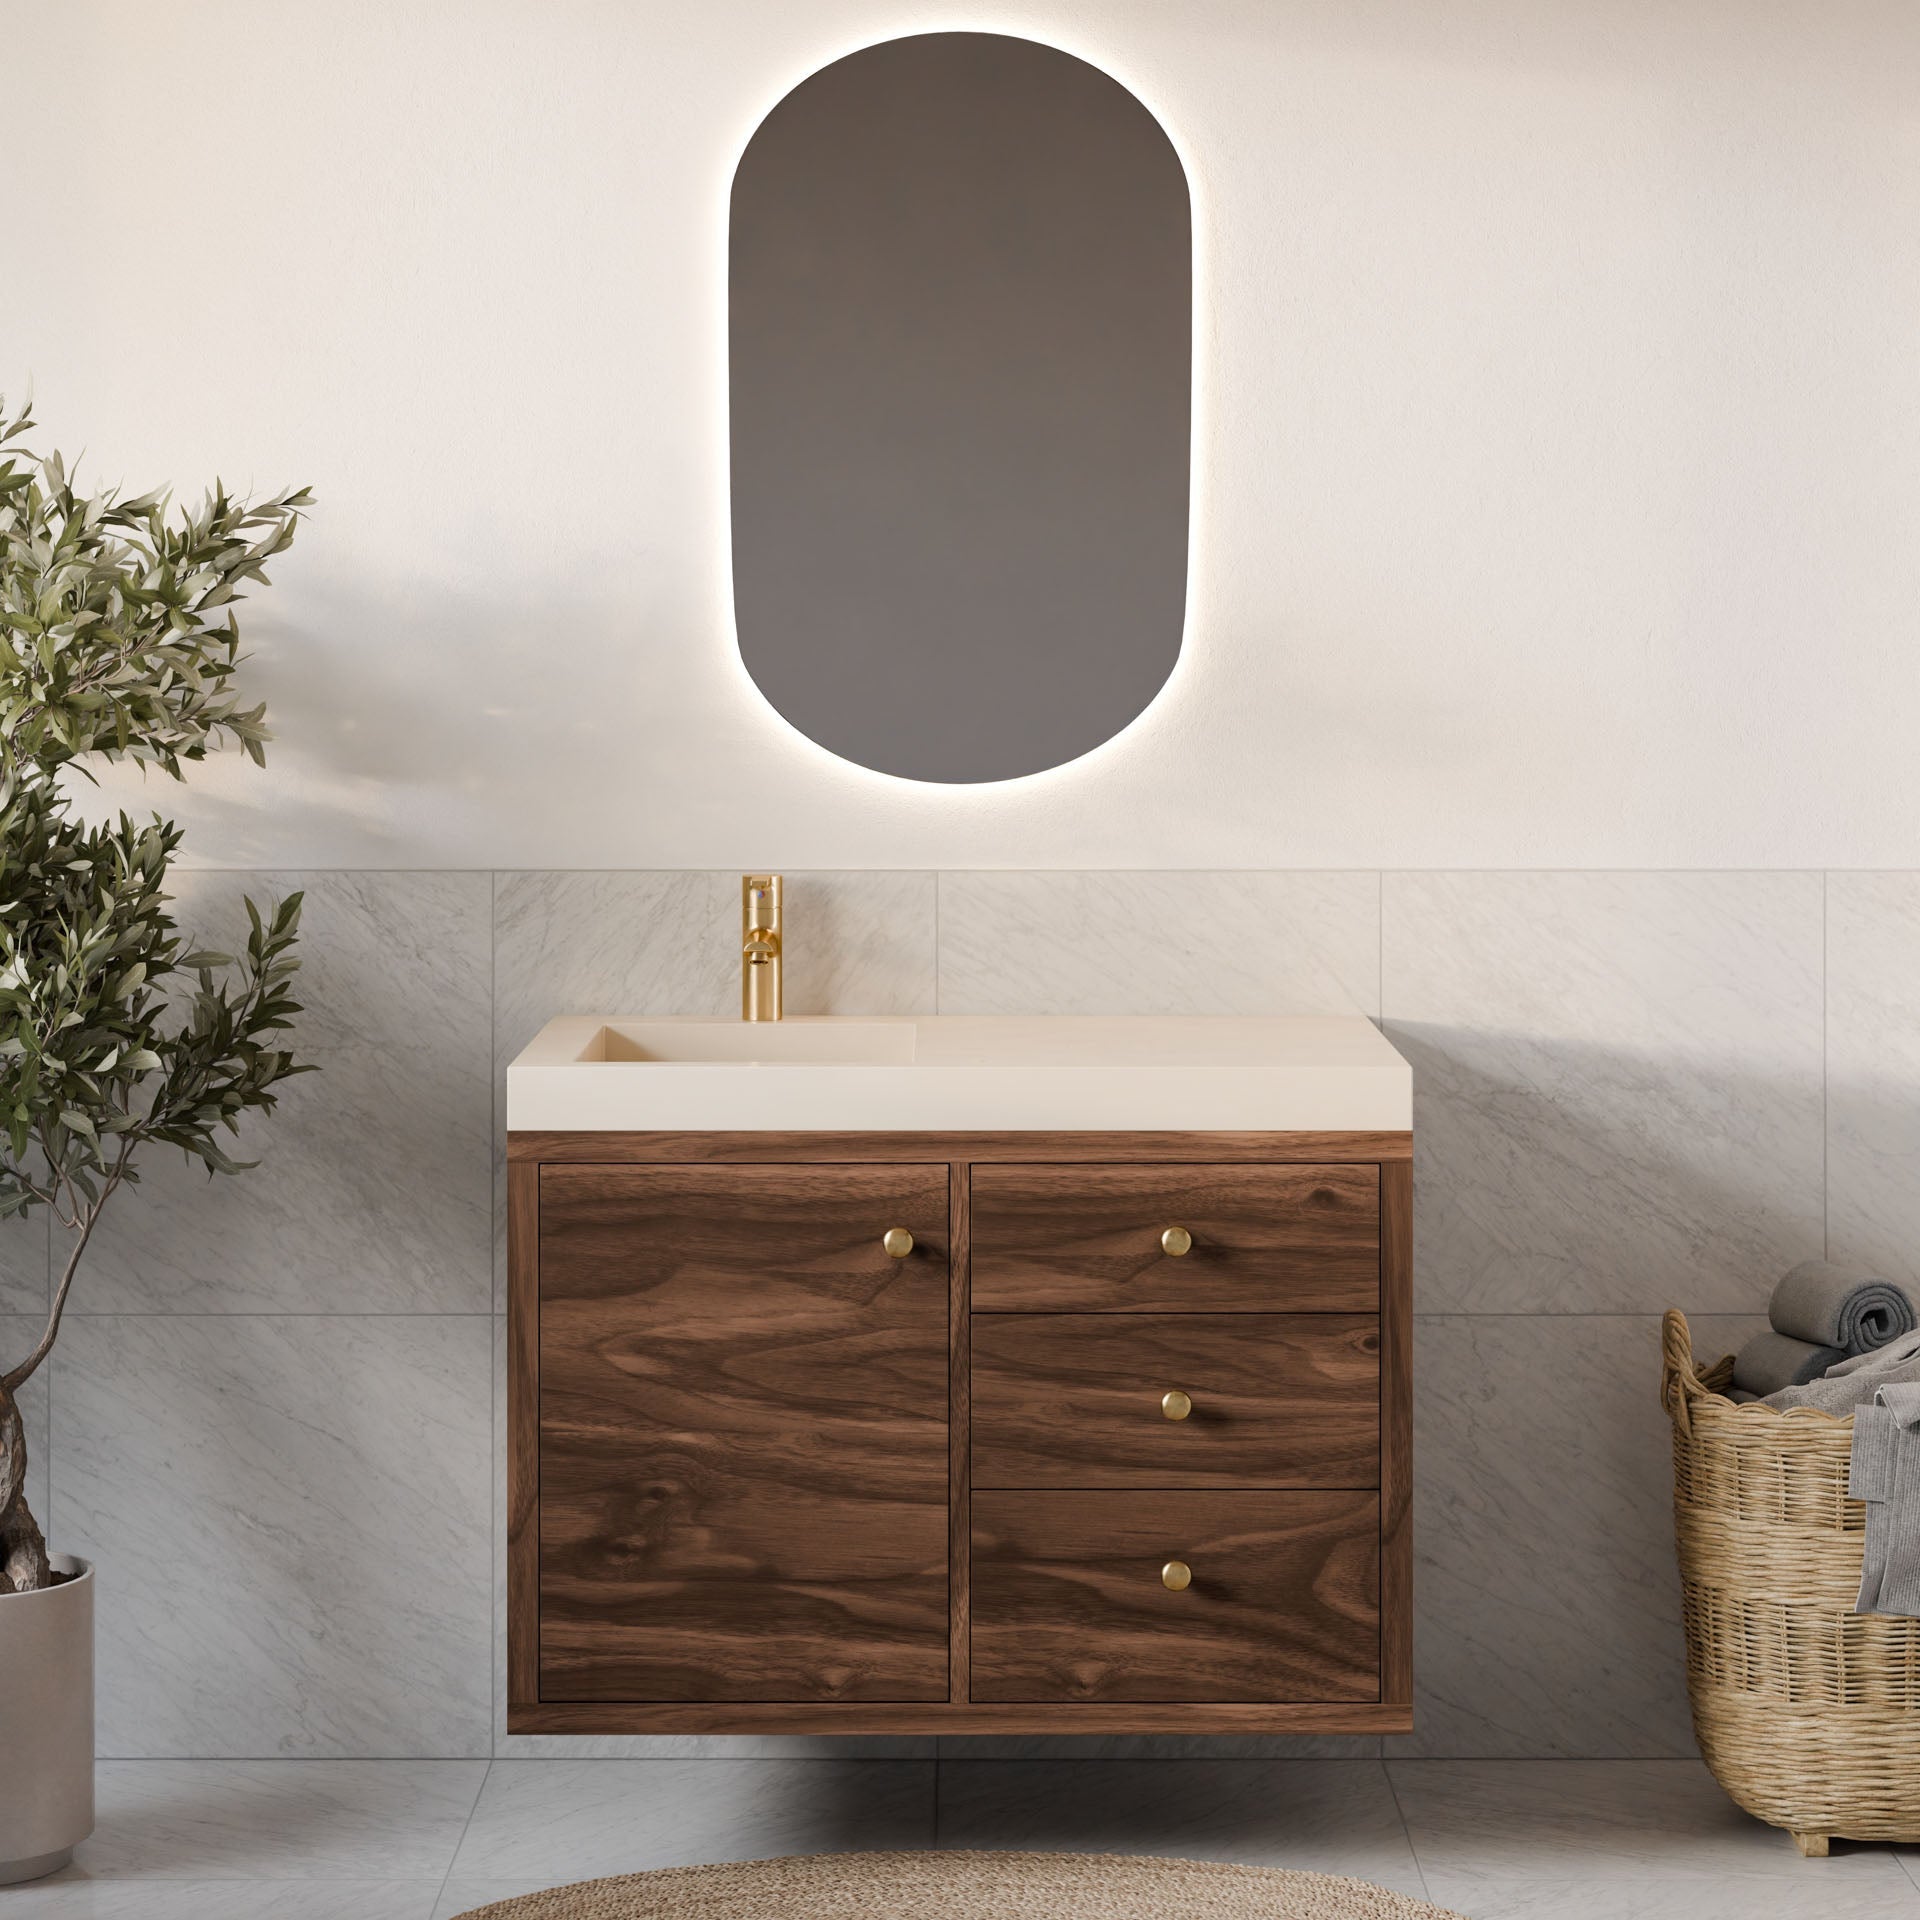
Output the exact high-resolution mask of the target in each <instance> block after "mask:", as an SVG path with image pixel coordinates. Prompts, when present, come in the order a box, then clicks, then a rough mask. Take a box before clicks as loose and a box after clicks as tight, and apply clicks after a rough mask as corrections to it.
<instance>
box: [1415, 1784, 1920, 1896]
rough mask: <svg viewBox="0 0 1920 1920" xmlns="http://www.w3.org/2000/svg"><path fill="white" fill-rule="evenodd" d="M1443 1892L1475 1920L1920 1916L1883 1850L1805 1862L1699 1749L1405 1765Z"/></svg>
mask: <svg viewBox="0 0 1920 1920" xmlns="http://www.w3.org/2000/svg"><path fill="white" fill-rule="evenodd" d="M1388 1772H1389V1775H1390V1777H1391V1779H1392V1781H1393V1786H1394V1791H1395V1792H1396V1794H1397V1795H1398V1796H1399V1801H1400V1806H1401V1810H1402V1811H1403V1812H1404V1814H1405V1815H1406V1821H1407V1830H1408V1832H1409V1833H1410V1834H1411V1835H1412V1838H1413V1846H1414V1851H1415V1853H1416V1854H1417V1855H1418V1857H1419V1861H1420V1866H1421V1869H1422V1871H1423V1872H1424V1873H1425V1875H1426V1880H1427V1886H1428V1888H1429V1890H1430V1892H1429V1897H1430V1898H1431V1899H1433V1900H1435V1901H1437V1902H1438V1903H1439V1904H1440V1905H1441V1906H1443V1907H1454V1908H1458V1909H1460V1910H1462V1911H1464V1912H1466V1913H1470V1914H1472V1915H1473V1916H1474V1920H1521V1917H1522V1916H1529V1917H1530V1916H1534V1915H1542V1914H1553V1915H1555V1916H1561V1915H1564V1916H1567V1920H1656V1917H1658V1920H1665V1917H1666V1916H1673V1920H1679V1917H1680V1916H1683V1915H1684V1916H1688V1917H1689V1920H1750V1917H1751V1916H1759V1915H1765V1916H1768V1920H1831V1917H1832V1916H1835V1915H1840V1914H1847V1915H1867V1916H1871V1920H1917V1917H1920V1891H1916V1889H1915V1887H1914V1885H1913V1883H1912V1882H1911V1881H1910V1880H1909V1879H1908V1878H1907V1876H1906V1875H1905V1874H1904V1873H1903V1872H1902V1871H1901V1866H1900V1862H1899V1861H1898V1860H1897V1859H1896V1858H1895V1857H1894V1855H1893V1854H1892V1853H1890V1852H1889V1851H1888V1850H1887V1849H1885V1848H1879V1847H1861V1848H1853V1849H1846V1850H1842V1851H1839V1852H1836V1853H1835V1854H1834V1855H1833V1857H1832V1858H1830V1859H1826V1860H1803V1859H1801V1858H1800V1856H1799V1854H1798V1853H1797V1852H1796V1851H1795V1848H1794V1845H1793V1842H1792V1841H1791V1840H1790V1839H1789V1838H1788V1837H1787V1836H1786V1835H1785V1834H1784V1833H1780V1832H1778V1831H1776V1830H1775V1829H1774V1828H1772V1827H1767V1826H1762V1825H1761V1824H1760V1823H1759V1822H1758V1821H1757V1820H1752V1819H1749V1818H1748V1817H1747V1815H1746V1814H1744V1813H1742V1812H1741V1811H1740V1810H1739V1808H1737V1807H1736V1806H1735V1805H1734V1804H1733V1802H1732V1801H1730V1800H1729V1799H1728V1798H1727V1797H1726V1795H1725V1794H1724V1793H1722V1792H1721V1791H1720V1789H1719V1787H1717V1786H1716V1785H1715V1784H1714V1782H1713V1780H1712V1778H1711V1776H1710V1775H1709V1774H1708V1773H1707V1770H1706V1768H1705V1767H1704V1766H1702V1765H1701V1764H1700V1762H1699V1761H1698V1760H1665V1761H1560V1762H1556V1763H1554V1764H1552V1765H1548V1766H1542V1765H1537V1764H1534V1763H1532V1762H1527V1761H1481V1762H1465V1763H1463V1762H1458V1761H1392V1762H1390V1763H1389V1765H1388Z"/></svg>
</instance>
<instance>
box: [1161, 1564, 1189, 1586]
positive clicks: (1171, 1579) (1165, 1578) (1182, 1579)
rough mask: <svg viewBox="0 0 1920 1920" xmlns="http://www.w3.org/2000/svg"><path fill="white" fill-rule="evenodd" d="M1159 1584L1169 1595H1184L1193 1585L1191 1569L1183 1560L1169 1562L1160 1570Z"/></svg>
mask: <svg viewBox="0 0 1920 1920" xmlns="http://www.w3.org/2000/svg"><path fill="white" fill-rule="evenodd" d="M1160 1584H1161V1585H1162V1586H1163V1587H1165V1588H1166V1590H1167V1591H1168V1592H1169V1593H1185V1592H1186V1590H1187V1589H1188V1588H1189V1587H1190V1586H1192V1585H1193V1569H1192V1568H1191V1567H1190V1566H1188V1565H1187V1563H1186V1562H1185V1561H1184V1560H1169V1561H1168V1562H1167V1564H1166V1565H1165V1566H1164V1567H1162V1568H1161V1569H1160Z"/></svg>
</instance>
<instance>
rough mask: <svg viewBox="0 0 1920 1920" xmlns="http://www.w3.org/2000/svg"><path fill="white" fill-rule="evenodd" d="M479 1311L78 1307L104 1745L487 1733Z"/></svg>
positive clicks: (359, 1743) (67, 1456)
mask: <svg viewBox="0 0 1920 1920" xmlns="http://www.w3.org/2000/svg"><path fill="white" fill-rule="evenodd" d="M491 1339H492V1323H491V1320H490V1319H489V1318H488V1317H486V1316H460V1315H433V1316H425V1317H413V1316H405V1315H385V1316H359V1317H342V1318H329V1317H309V1316H288V1315H260V1316H255V1315H240V1314H230V1315H201V1316H193V1315H161V1316H152V1317H140V1318H125V1319H118V1318H111V1317H95V1318H85V1319H78V1320H73V1321H70V1322H69V1323H68V1325H67V1327H66V1329H65V1331H64V1333H63V1336H62V1340H61V1344H60V1348H59V1350H58V1352H57V1353H56V1354H55V1357H54V1366H55V1376H54V1382H53V1393H52V1397H53V1421H52V1428H53V1439H52V1446H51V1448H50V1457H51V1461H52V1496H51V1501H50V1507H51V1512H52V1517H53V1522H54V1526H55V1529H56V1533H57V1535H58V1538H59V1539H60V1541H61V1544H62V1545H63V1546H65V1547H66V1548H67V1550H68V1551H70V1552H76V1553H80V1554H83V1555H85V1556H86V1557H88V1558H89V1559H92V1560H93V1561H95V1563H96V1564H97V1566H98V1568H99V1592H98V1600H97V1623H98V1686H99V1701H100V1711H99V1739H100V1750H101V1751H102V1753H104V1754H111V1755H134V1756H166V1755H192V1754H207V1753H214V1754H251V1755H261V1756H276V1755H286V1756H303V1755H304V1756H319V1755H368V1756H378V1755H385V1754H412V1755H442V1756H449V1757H451V1756H465V1755H474V1756H480V1755H484V1754H485V1753H486V1752H487V1750H488V1744H489V1742H488V1729H489V1718H490V1712H491V1691H492V1689H491V1683H490V1679H489V1659H488V1647H489V1640H490V1630H489V1612H490V1609H489V1602H488V1589H489V1581H488V1571H487V1570H488V1561H489V1553H490V1542H489V1536H490V1532H491V1527H490V1518H489V1506H490V1501H491V1499H492V1489H491V1487H490V1485H489V1480H490V1474H489V1429H490V1425H491V1421H490V1417H489V1402H488V1367H489V1358H490V1350H491Z"/></svg>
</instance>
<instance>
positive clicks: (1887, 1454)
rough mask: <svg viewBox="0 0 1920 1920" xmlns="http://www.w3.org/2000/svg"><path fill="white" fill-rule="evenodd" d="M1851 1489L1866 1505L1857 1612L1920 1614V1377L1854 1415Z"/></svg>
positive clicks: (1888, 1389)
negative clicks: (1865, 1525) (1864, 1537)
mask: <svg viewBox="0 0 1920 1920" xmlns="http://www.w3.org/2000/svg"><path fill="white" fill-rule="evenodd" d="M1847 1492H1848V1494H1849V1495H1850V1496H1851V1497H1852V1498H1853V1499H1855V1500H1861V1501H1864V1502H1865V1503H1866V1508H1867V1537H1866V1546H1865V1551H1864V1553H1863V1554H1862V1556H1861V1562H1860V1597H1859V1599H1858V1600H1857V1601H1856V1602H1855V1603H1854V1612H1856V1613H1893V1614H1904V1615H1906V1616H1907V1617H1908V1618H1914V1617H1920V1380H1914V1381H1903V1382H1896V1383H1895V1384H1894V1385H1891V1386H1882V1387H1878V1388H1876V1389H1875V1391H1874V1396H1873V1405H1872V1406H1870V1407H1861V1408H1859V1409H1858V1410H1857V1411H1856V1412H1855V1414H1854V1416H1853V1457H1852V1460H1851V1462H1850V1463H1849V1466H1848V1470H1847Z"/></svg>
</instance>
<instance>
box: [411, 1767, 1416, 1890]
mask: <svg viewBox="0 0 1920 1920" xmlns="http://www.w3.org/2000/svg"><path fill="white" fill-rule="evenodd" d="M488 1744H489V1745H491V1744H492V1730H491V1729H489V1730H488ZM493 1767H494V1763H493V1761H492V1760H491V1759H489V1760H488V1761H487V1763H486V1766H485V1768H484V1769H483V1770H482V1772H481V1775H480V1784H479V1785H478V1786H477V1787H475V1788H474V1790H473V1804H472V1805H471V1806H470V1807H468V1809H467V1817H466V1819H465V1820H463V1821H462V1822H461V1823H460V1838H459V1839H458V1840H456V1841H455V1842H454V1843H453V1851H452V1852H451V1853H450V1854H448V1855H447V1870H446V1872H445V1873H443V1874H442V1875H441V1876H440V1886H439V1889H438V1891H437V1892H435V1894H434V1896H433V1908H434V1911H435V1912H436V1913H438V1912H439V1910H440V1903H441V1901H442V1900H444V1899H445V1898H446V1897H447V1884H448V1882H449V1881H451V1880H452V1878H453V1870H454V1868H455V1867H456V1866H457V1865H458V1864H459V1861H460V1849H461V1848H462V1847H464V1846H465V1845H466V1844H467V1835H468V1833H469V1832H470V1831H471V1830H472V1827H473V1816H474V1815H475V1814H476V1813H478V1812H479V1811H480V1796H481V1795H482V1794H483V1793H485V1792H486V1790H487V1782H488V1781H489V1780H491V1779H492V1778H493ZM1423 1884H1424V1883H1423Z"/></svg>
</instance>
